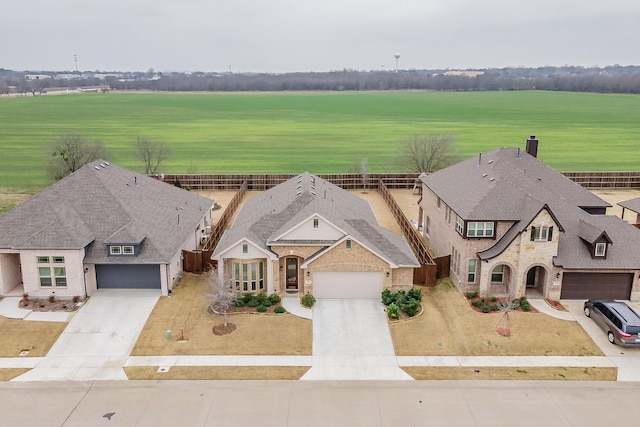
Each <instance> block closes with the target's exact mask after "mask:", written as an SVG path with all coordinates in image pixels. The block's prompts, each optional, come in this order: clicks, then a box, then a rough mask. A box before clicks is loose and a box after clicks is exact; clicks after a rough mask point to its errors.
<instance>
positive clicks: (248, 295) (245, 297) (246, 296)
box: [242, 292, 253, 304]
mask: <svg viewBox="0 0 640 427" xmlns="http://www.w3.org/2000/svg"><path fill="white" fill-rule="evenodd" d="M251 298H253V294H252V293H251V292H247V293H244V294H242V300H243V301H244V303H245V304H249V301H251Z"/></svg>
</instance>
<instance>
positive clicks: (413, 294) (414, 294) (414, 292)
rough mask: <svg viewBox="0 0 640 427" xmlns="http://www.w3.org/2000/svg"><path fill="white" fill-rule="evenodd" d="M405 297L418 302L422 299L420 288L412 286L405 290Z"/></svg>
mask: <svg viewBox="0 0 640 427" xmlns="http://www.w3.org/2000/svg"><path fill="white" fill-rule="evenodd" d="M407 297H409V298H411V299H414V300H416V301H418V302H420V301H422V289H420V288H412V289H410V290H409V292H407Z"/></svg>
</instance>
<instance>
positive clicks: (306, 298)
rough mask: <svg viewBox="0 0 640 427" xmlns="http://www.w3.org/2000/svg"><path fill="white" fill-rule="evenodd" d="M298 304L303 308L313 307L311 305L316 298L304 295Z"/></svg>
mask: <svg viewBox="0 0 640 427" xmlns="http://www.w3.org/2000/svg"><path fill="white" fill-rule="evenodd" d="M300 302H301V303H302V305H304V306H305V307H309V308H311V307H313V304H315V303H316V298H315V297H314V296H313V295H311V294H306V295H305V296H303V297H302V298H300Z"/></svg>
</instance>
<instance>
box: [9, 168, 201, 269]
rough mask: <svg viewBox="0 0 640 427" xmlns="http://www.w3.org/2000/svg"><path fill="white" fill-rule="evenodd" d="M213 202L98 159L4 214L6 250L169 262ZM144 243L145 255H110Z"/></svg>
mask: <svg viewBox="0 0 640 427" xmlns="http://www.w3.org/2000/svg"><path fill="white" fill-rule="evenodd" d="M213 204H214V201H213V200H211V199H207V198H205V197H202V196H199V195H197V194H195V193H191V192H188V191H185V190H182V189H180V188H177V187H175V186H173V185H170V184H165V183H163V182H161V181H159V180H156V179H153V178H149V177H147V176H145V175H142V174H139V173H137V172H134V171H131V170H128V169H124V168H122V167H119V166H116V165H114V164H109V163H107V162H105V161H102V160H98V161H96V162H93V163H90V164H88V165H85V166H83V167H82V168H80V169H79V170H77V171H76V172H74V173H73V174H71V175H69V176H67V177H66V178H64V179H62V180H60V181H58V182H56V183H55V184H53V185H51V186H50V187H48V188H47V189H45V190H43V191H42V192H40V193H38V194H36V195H35V196H33V197H31V198H30V199H29V200H27V201H26V202H25V203H23V204H21V205H19V206H17V207H16V208H14V209H12V210H11V211H9V212H7V213H5V214H4V215H2V216H0V248H10V249H82V248H86V256H85V262H87V263H98V264H99V263H109V262H117V263H128V262H131V263H167V262H170V261H171V259H172V258H173V256H175V254H176V253H177V252H178V251H179V250H180V248H181V247H182V245H184V242H185V240H186V239H187V238H188V236H190V235H193V233H194V231H195V228H196V227H197V225H198V224H199V223H200V221H201V220H202V217H203V216H204V215H205V214H206V213H207V211H208V210H209V209H211V208H212V207H213ZM178 215H179V216H180V217H179V223H178ZM120 239H122V240H120ZM138 242H142V246H141V252H140V255H139V256H137V257H132V258H126V257H118V258H117V259H116V258H109V257H108V256H107V251H106V246H105V244H106V243H138Z"/></svg>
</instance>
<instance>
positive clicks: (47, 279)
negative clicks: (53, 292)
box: [38, 267, 53, 287]
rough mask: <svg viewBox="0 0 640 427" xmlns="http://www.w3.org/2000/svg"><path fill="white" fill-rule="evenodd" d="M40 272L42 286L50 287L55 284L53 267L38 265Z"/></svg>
mask: <svg viewBox="0 0 640 427" xmlns="http://www.w3.org/2000/svg"><path fill="white" fill-rule="evenodd" d="M38 274H39V275H40V286H46V287H49V286H52V285H53V282H52V280H51V268H49V267H38Z"/></svg>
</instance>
